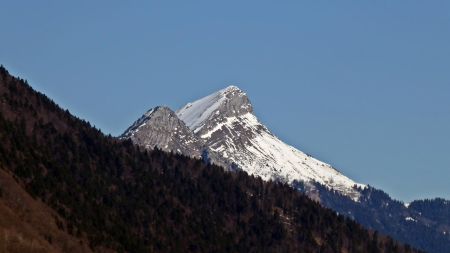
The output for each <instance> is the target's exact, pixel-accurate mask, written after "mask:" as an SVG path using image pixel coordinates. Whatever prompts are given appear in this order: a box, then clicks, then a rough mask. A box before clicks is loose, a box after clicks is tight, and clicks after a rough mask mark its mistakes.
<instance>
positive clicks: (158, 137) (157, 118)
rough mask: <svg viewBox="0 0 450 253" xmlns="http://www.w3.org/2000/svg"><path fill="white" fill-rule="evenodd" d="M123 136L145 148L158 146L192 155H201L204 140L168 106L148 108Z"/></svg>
mask: <svg viewBox="0 0 450 253" xmlns="http://www.w3.org/2000/svg"><path fill="white" fill-rule="evenodd" d="M121 137H122V138H129V139H131V140H132V141H133V142H134V143H136V144H137V145H139V146H142V147H145V148H149V149H153V148H155V147H157V148H160V149H162V150H165V151H172V152H177V153H181V154H184V155H187V156H191V157H200V156H201V153H202V149H203V143H202V141H201V140H199V139H198V138H197V137H196V136H195V135H194V134H193V132H192V131H191V130H190V129H189V128H188V127H187V126H186V125H185V124H184V122H183V121H181V120H180V119H179V118H178V117H177V115H176V114H175V112H174V111H172V110H171V109H170V108H168V107H166V106H158V107H155V108H153V109H150V110H148V111H147V112H146V113H145V114H144V115H142V117H141V118H140V119H138V120H137V121H136V122H134V124H133V125H132V126H131V127H129V128H128V129H127V130H126V131H125V132H124V133H123V134H122V136H121Z"/></svg>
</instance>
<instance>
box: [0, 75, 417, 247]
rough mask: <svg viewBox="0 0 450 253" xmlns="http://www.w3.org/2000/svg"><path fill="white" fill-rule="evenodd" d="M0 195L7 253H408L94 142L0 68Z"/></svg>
mask: <svg viewBox="0 0 450 253" xmlns="http://www.w3.org/2000/svg"><path fill="white" fill-rule="evenodd" d="M0 183H1V184H0V213H1V214H2V215H1V216H0V232H4V233H1V234H0V242H1V244H0V246H1V250H5V249H6V250H7V252H89V251H93V252H330V253H331V252H380V253H383V252H386V253H387V252H399V253H402V252H419V251H417V250H414V249H411V247H409V246H405V245H402V244H399V243H397V242H395V241H393V240H392V239H391V238H389V237H385V236H382V235H379V234H378V233H376V232H373V231H369V230H366V229H363V228H362V227H361V226H360V225H358V224H357V223H355V222H353V221H351V220H349V219H347V218H345V217H343V216H340V215H337V214H336V213H335V212H333V211H331V210H328V209H326V208H323V207H321V206H320V205H319V204H318V203H316V202H314V201H311V200H310V199H309V198H307V197H305V196H304V195H303V194H301V193H300V192H298V191H297V190H294V189H293V188H292V187H290V186H288V185H285V184H281V183H276V182H264V181H262V180H261V179H259V178H255V177H251V176H248V175H247V173H245V172H243V171H236V172H235V173H231V172H227V171H224V170H223V168H221V167H217V166H214V165H211V164H209V163H205V162H204V161H202V160H198V159H192V158H189V157H186V156H182V155H179V154H174V153H166V152H163V151H161V150H158V149H155V150H145V149H143V148H141V147H139V146H136V145H133V144H132V143H131V141H129V140H120V139H117V138H113V137H111V136H106V135H104V134H103V133H101V132H100V131H99V130H98V129H95V128H94V127H92V126H91V125H90V124H89V123H88V122H85V121H83V120H80V119H78V118H76V117H74V116H73V115H71V114H70V113H69V111H67V110H62V109H61V108H60V107H58V106H57V105H56V104H55V103H54V102H53V101H51V100H50V99H48V98H47V97H46V96H44V95H43V94H40V93H38V92H35V91H34V90H33V89H32V88H31V87H30V86H29V85H28V84H27V83H26V81H24V80H22V79H18V78H15V77H12V76H11V75H9V73H8V72H7V71H6V70H5V69H4V68H3V67H0ZM19 193H20V194H21V195H17V194H19ZM5 203H6V204H5ZM3 204H5V205H4V206H5V207H6V209H4V208H3V207H4V206H3ZM33 206H35V207H33ZM36 208H37V209H36ZM3 210H7V211H6V212H7V215H3V214H4V212H3ZM8 210H9V211H8ZM15 212H17V213H15ZM55 230H56V231H55ZM5 231H6V232H5ZM13 232H14V233H13ZM60 238H66V239H64V240H61V241H60ZM65 240H69V241H65ZM17 242H18V243H17ZM65 242H67V244H65ZM69 242H73V243H74V244H69ZM13 243H14V245H13V246H14V248H12V244H13ZM16 243H17V244H16ZM50 248H51V249H52V250H48V249H50Z"/></svg>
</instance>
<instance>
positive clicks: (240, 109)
mask: <svg viewBox="0 0 450 253" xmlns="http://www.w3.org/2000/svg"><path fill="white" fill-rule="evenodd" d="M177 115H178V117H179V118H180V119H181V120H183V121H184V122H185V123H186V125H187V126H188V127H189V128H190V129H191V130H193V131H194V133H195V134H196V135H197V136H199V137H200V138H201V139H202V141H203V142H204V143H205V144H206V146H207V147H208V148H209V149H210V150H211V151H212V152H214V153H215V155H217V156H218V157H221V158H223V159H222V164H226V165H228V166H229V167H232V168H240V169H242V170H245V171H247V172H248V173H249V174H253V175H255V176H260V177H261V178H263V179H264V180H281V181H284V182H287V183H293V182H295V181H301V182H307V183H320V184H322V185H325V186H327V187H329V188H330V189H334V190H336V191H338V192H341V193H342V194H345V195H347V196H350V197H351V198H353V199H355V200H356V199H358V197H359V192H358V191H357V190H356V189H355V186H359V187H365V186H364V185H362V184H357V183H356V182H354V181H353V180H351V179H349V178H348V177H346V176H345V175H343V174H341V173H340V172H339V171H337V170H335V169H334V168H333V167H332V166H331V165H329V164H327V163H324V162H321V161H319V160H317V159H315V158H313V157H311V156H309V155H307V154H305V153H303V152H301V151H299V150H298V149H296V148H294V147H292V146H290V145H288V144H286V143H284V142H282V141H281V140H279V139H278V138H277V137H276V136H274V135H273V134H272V133H271V132H270V131H269V130H268V128H267V127H266V126H264V125H263V124H261V123H260V122H259V120H258V119H257V117H256V116H255V115H254V113H253V107H252V105H251V103H250V100H249V98H248V97H247V95H246V93H245V92H243V91H242V90H241V89H239V88H237V87H236V86H230V87H227V88H225V89H222V90H219V91H217V92H215V93H213V94H211V95H209V96H206V97H204V98H201V99H199V100H197V101H195V102H192V103H189V104H187V105H186V106H184V107H183V108H181V109H180V110H179V111H177ZM223 161H225V162H223Z"/></svg>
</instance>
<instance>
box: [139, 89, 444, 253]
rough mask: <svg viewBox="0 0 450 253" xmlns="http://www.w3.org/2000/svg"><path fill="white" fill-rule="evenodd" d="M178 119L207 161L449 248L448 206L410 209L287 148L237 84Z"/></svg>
mask: <svg viewBox="0 0 450 253" xmlns="http://www.w3.org/2000/svg"><path fill="white" fill-rule="evenodd" d="M176 115H177V117H178V118H179V119H180V120H181V121H183V122H184V123H185V125H186V127H187V128H189V129H190V131H191V136H193V138H197V139H198V140H199V142H201V143H203V144H202V145H203V147H204V151H203V155H202V158H203V159H204V158H205V156H204V154H205V153H206V154H207V155H208V157H207V158H208V161H210V162H212V163H214V164H217V165H220V166H223V167H225V168H227V169H229V170H234V171H235V170H243V171H245V172H247V173H249V174H251V175H254V176H259V177H261V178H262V179H263V180H265V181H269V180H273V181H277V182H284V183H288V184H289V185H291V186H292V187H293V188H295V189H297V190H299V191H301V192H303V193H305V194H307V195H308V196H309V197H311V198H313V199H315V200H317V201H319V202H320V203H321V204H322V205H323V206H325V207H327V208H331V209H333V210H334V211H336V212H337V213H340V214H343V215H345V216H347V217H349V218H351V219H353V220H356V221H358V222H360V223H361V224H363V225H364V226H365V227H367V228H370V229H374V230H377V231H380V232H381V233H383V234H387V235H390V236H393V237H394V238H396V239H398V240H400V241H402V242H406V243H409V244H411V245H414V246H415V247H417V248H420V249H424V250H427V251H430V252H439V253H440V252H449V250H450V235H449V234H448V228H449V227H450V224H449V222H448V217H450V214H448V209H445V208H444V207H445V205H442V204H440V205H438V206H439V207H441V208H440V209H438V210H441V211H439V212H437V213H439V215H435V213H430V214H429V215H428V216H426V215H425V212H422V211H418V210H416V209H415V208H416V206H418V204H414V205H410V207H409V208H408V207H406V206H405V205H404V204H403V203H401V202H399V201H396V200H394V199H392V198H391V197H390V196H389V195H388V194H386V193H384V192H383V191H381V190H377V189H375V188H373V187H370V186H368V185H364V184H359V183H356V182H354V181H353V180H351V179H349V178H348V177H346V176H345V175H343V174H342V173H340V172H339V171H337V170H336V169H334V168H333V167H332V166H330V165H329V164H326V163H324V162H321V161H319V160H317V159H315V158H313V157H311V156H309V155H307V154H305V153H303V152H301V151H299V150H297V149H296V148H294V147H292V146H289V145H287V144H285V143H284V142H282V141H281V140H279V139H278V138H277V137H276V136H274V135H273V134H272V133H271V132H270V131H269V130H268V128H267V127H266V126H264V125H263V124H262V123H260V122H259V120H258V119H257V117H256V116H255V114H254V111H253V106H252V104H251V102H250V100H249V98H248V96H247V94H246V93H245V92H243V91H242V90H241V89H239V88H238V87H236V86H229V87H227V88H225V89H222V90H220V91H217V92H215V93H213V94H211V95H208V96H206V97H204V98H201V99H199V100H196V101H194V102H191V103H188V104H186V105H185V106H184V107H182V108H181V109H179V110H178V111H177V112H176ZM175 136H176V135H175ZM175 139H181V138H180V137H176V138H175ZM134 142H135V143H136V144H140V143H142V142H136V141H134ZM140 145H141V144H140ZM156 146H161V147H162V145H161V144H159V145H156ZM188 146H189V145H188ZM192 148H194V146H193V147H192ZM172 151H175V150H174V149H172ZM184 154H186V155H190V154H189V153H184ZM413 203H419V202H413ZM413 203H412V204H413ZM420 203H421V202H420ZM433 203H434V202H433ZM428 204H429V205H431V204H430V203H428ZM442 206H444V207H442ZM446 215H447V216H446Z"/></svg>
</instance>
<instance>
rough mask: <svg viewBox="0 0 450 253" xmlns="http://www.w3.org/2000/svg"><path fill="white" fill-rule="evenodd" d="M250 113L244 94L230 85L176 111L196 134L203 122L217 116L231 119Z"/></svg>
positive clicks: (251, 108) (251, 109) (250, 107)
mask: <svg viewBox="0 0 450 253" xmlns="http://www.w3.org/2000/svg"><path fill="white" fill-rule="evenodd" d="M252 112H253V107H252V105H251V103H250V100H249V99H248V97H247V95H246V93H245V92H243V91H242V90H241V89H239V88H238V87H236V86H234V85H231V86H228V87H226V88H224V89H222V90H219V91H217V92H214V93H212V94H210V95H208V96H206V97H203V98H201V99H198V100H196V101H194V102H192V103H188V104H186V105H185V106H184V107H183V108H181V109H180V110H178V111H177V115H178V117H179V118H180V119H181V120H183V121H184V122H185V123H186V125H187V126H188V127H189V128H191V129H192V130H193V131H194V132H195V133H197V132H199V131H200V130H201V129H202V128H203V127H204V126H205V122H207V121H210V120H211V119H212V118H214V117H216V116H217V115H221V116H222V117H223V116H229V117H231V116H238V115H243V114H246V113H252Z"/></svg>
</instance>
